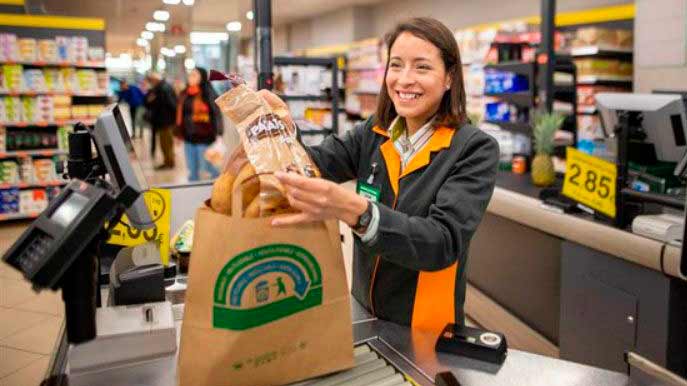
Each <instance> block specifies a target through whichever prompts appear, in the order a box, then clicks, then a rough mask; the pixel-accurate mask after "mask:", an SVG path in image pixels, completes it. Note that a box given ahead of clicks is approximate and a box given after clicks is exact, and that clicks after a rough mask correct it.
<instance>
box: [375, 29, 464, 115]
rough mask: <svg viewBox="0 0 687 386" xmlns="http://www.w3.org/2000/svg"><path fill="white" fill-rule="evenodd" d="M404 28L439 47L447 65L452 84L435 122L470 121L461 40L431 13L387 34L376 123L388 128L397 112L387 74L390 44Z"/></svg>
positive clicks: (443, 99) (391, 44)
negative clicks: (387, 87)
mask: <svg viewBox="0 0 687 386" xmlns="http://www.w3.org/2000/svg"><path fill="white" fill-rule="evenodd" d="M403 32H409V33H411V34H413V35H414V36H416V37H418V38H420V39H423V40H426V41H428V42H429V43H432V44H433V45H434V46H435V47H437V48H438V49H439V52H440V53H441V59H442V60H443V61H444V67H446V73H447V74H448V75H449V77H450V79H451V88H450V89H449V90H447V92H445V93H444V96H443V98H442V99H441V103H440V105H439V110H438V111H437V115H436V118H437V119H436V120H435V121H434V122H435V125H444V126H451V127H460V126H461V125H462V124H463V123H465V122H466V121H467V114H466V112H465V85H464V83H463V68H462V67H463V65H462V63H461V60H460V52H458V43H456V39H455V37H454V36H453V34H452V33H451V31H450V30H449V29H448V28H447V27H446V26H445V25H444V24H443V23H441V22H440V21H438V20H436V19H433V18H430V17H416V18H412V19H409V20H406V21H403V22H401V23H399V24H397V25H396V27H394V29H393V30H391V32H389V33H387V34H386V36H385V37H384V40H385V42H386V47H387V57H386V68H385V69H384V82H383V83H382V88H381V90H380V92H379V101H378V103H377V113H376V114H375V119H376V124H377V125H379V126H381V127H383V128H388V127H389V126H390V125H391V122H392V121H393V120H394V118H396V116H397V115H398V113H397V112H396V108H395V107H394V103H393V101H392V100H391V97H389V93H388V92H387V89H386V75H387V72H388V71H389V56H390V55H391V47H392V46H393V44H394V42H395V41H396V39H397V38H398V36H399V35H401V33H403Z"/></svg>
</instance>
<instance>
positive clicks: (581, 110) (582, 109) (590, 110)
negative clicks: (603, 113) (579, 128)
mask: <svg viewBox="0 0 687 386" xmlns="http://www.w3.org/2000/svg"><path fill="white" fill-rule="evenodd" d="M577 113H578V114H585V115H592V114H596V113H597V111H596V106H577Z"/></svg>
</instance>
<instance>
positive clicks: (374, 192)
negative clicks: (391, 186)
mask: <svg viewBox="0 0 687 386" xmlns="http://www.w3.org/2000/svg"><path fill="white" fill-rule="evenodd" d="M355 191H356V192H357V193H358V194H359V195H361V196H363V197H365V198H367V199H368V200H370V201H372V202H379V197H381V195H382V193H381V191H380V190H379V188H376V187H374V186H372V185H368V184H365V183H362V182H360V181H358V185H357V186H356V189H355Z"/></svg>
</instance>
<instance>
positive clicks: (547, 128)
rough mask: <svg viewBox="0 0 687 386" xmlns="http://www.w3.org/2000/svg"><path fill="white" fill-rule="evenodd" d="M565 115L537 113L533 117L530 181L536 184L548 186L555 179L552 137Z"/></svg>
mask: <svg viewBox="0 0 687 386" xmlns="http://www.w3.org/2000/svg"><path fill="white" fill-rule="evenodd" d="M564 119H565V117H563V116H561V115H560V114H556V113H544V114H538V115H537V116H536V117H535V119H534V148H535V152H536V155H535V157H534V160H532V182H533V183H534V184H535V185H537V186H549V185H551V184H553V183H554V181H555V180H556V173H555V171H554V170H553V162H552V161H551V153H553V139H554V135H555V134H556V131H557V130H558V129H560V127H561V125H562V124H563V120H564Z"/></svg>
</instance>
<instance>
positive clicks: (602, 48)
mask: <svg viewBox="0 0 687 386" xmlns="http://www.w3.org/2000/svg"><path fill="white" fill-rule="evenodd" d="M565 53H566V54H567V55H570V56H623V57H624V56H632V47H617V46H611V45H590V46H581V47H572V48H570V49H569V50H567V51H565Z"/></svg>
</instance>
